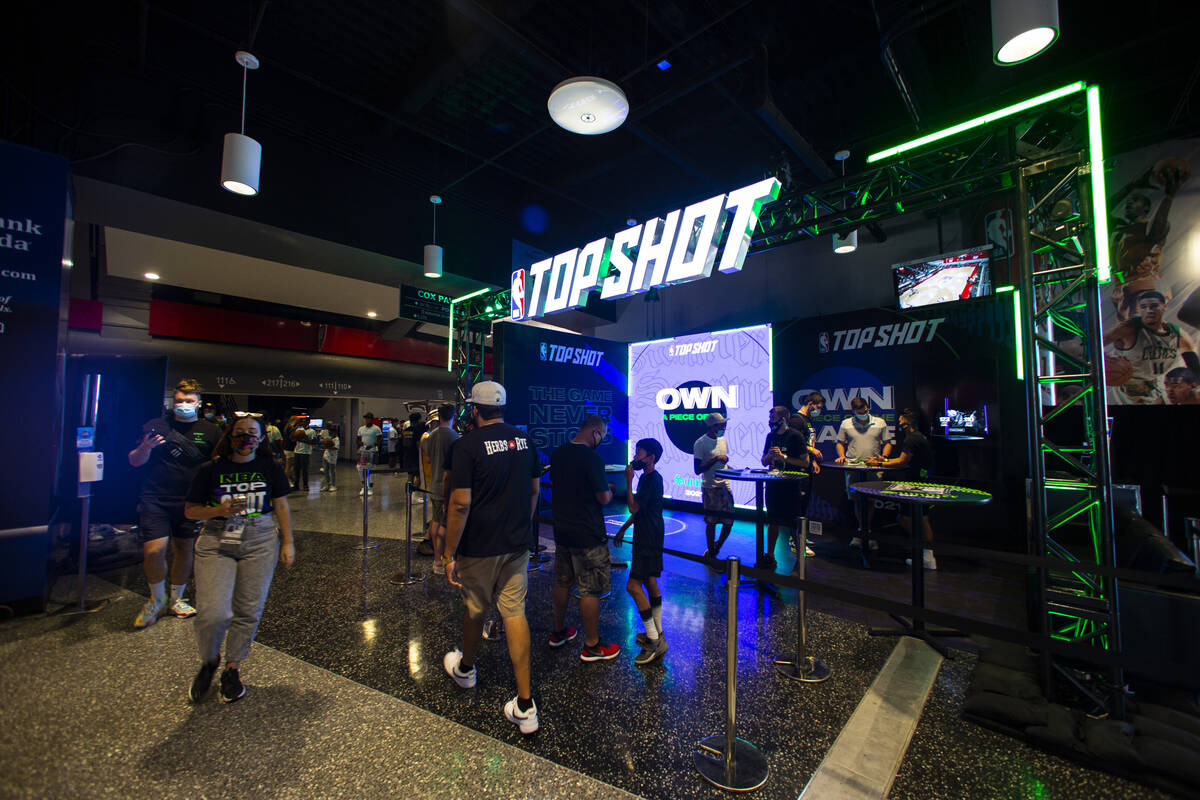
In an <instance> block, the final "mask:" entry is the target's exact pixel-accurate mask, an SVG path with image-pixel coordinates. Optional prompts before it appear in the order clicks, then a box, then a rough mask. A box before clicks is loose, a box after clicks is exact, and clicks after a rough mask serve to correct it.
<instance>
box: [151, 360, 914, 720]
mask: <svg viewBox="0 0 1200 800" xmlns="http://www.w3.org/2000/svg"><path fill="white" fill-rule="evenodd" d="M200 391H201V387H200V386H199V384H198V383H196V382H195V381H192V380H183V381H180V382H179V384H177V385H176V387H175V390H174V393H173V398H172V405H171V408H170V409H169V410H168V411H167V412H166V413H165V414H164V415H163V416H161V417H158V418H155V419H153V420H150V421H149V422H147V423H146V424H145V425H144V426H143V434H142V437H141V439H140V441H139V442H138V444H137V446H136V447H135V448H134V449H133V450H132V451H130V453H129V462H130V463H131V464H132V465H133V466H135V467H145V468H146V475H145V480H144V483H143V489H142V494H141V502H140V505H139V515H140V523H141V524H140V530H141V535H142V539H143V554H144V568H145V571H146V578H147V582H148V583H149V586H150V595H151V596H150V599H149V600H148V601H147V602H146V603H145V605H144V606H143V607H142V609H141V610H140V612H139V614H138V616H137V618H136V619H135V621H134V625H135V627H138V628H144V627H147V626H149V625H151V624H153V623H154V621H155V620H156V619H157V618H158V617H159V616H160V615H161V614H163V613H170V614H173V615H174V616H177V617H184V618H186V617H195V622H194V630H195V637H196V643H197V649H198V651H199V656H200V667H199V669H198V671H197V673H196V675H195V677H194V679H193V681H192V684H191V686H190V688H189V690H188V695H189V698H190V699H191V701H192V702H196V703H198V702H201V701H202V700H203V699H204V698H205V697H206V696H207V694H208V692H209V690H210V688H211V685H212V683H213V681H214V679H215V678H216V675H217V672H218V670H220V680H219V687H220V688H219V694H220V696H221V698H222V699H223V700H225V701H226V702H232V701H235V700H237V699H239V698H240V697H242V696H243V695H244V694H245V691H246V690H245V686H244V684H243V683H242V682H241V678H240V674H239V669H240V667H241V664H242V662H243V661H244V660H245V659H246V657H247V656H248V655H249V652H250V645H251V643H252V642H253V640H254V635H255V632H256V631H257V628H258V623H259V620H260V618H261V614H262V609H263V606H264V604H265V602H266V598H267V593H268V591H269V589H270V585H271V580H272V577H273V575H274V571H275V567H276V565H277V564H282V565H283V566H284V567H285V568H286V567H290V566H291V565H292V564H293V563H295V560H296V548H295V543H294V540H293V536H292V527H291V513H290V510H289V506H288V495H289V493H291V492H295V491H297V490H298V489H299V490H304V491H307V487H308V479H309V472H310V469H311V468H312V464H311V458H312V456H313V454H314V453H315V454H318V458H319V461H320V463H321V466H322V471H323V472H324V473H325V479H324V480H323V481H322V489H323V490H327V491H336V489H337V482H336V466H337V454H338V452H339V450H340V446H341V440H340V437H339V436H338V431H337V429H336V428H335V427H333V426H324V427H322V428H320V429H319V430H318V429H315V428H313V427H310V426H309V425H308V424H307V423H308V420H307V418H304V417H295V418H292V419H289V420H288V421H287V423H285V424H282V425H281V424H280V422H279V421H276V422H275V423H270V422H268V421H265V420H264V419H263V418H262V415H261V414H257V413H247V412H235V413H234V414H233V418H232V420H231V421H225V420H221V419H219V418H213V419H206V418H205V417H207V416H208V415H207V414H203V413H201V408H202V406H201V395H200ZM506 402H507V393H506V391H505V389H504V387H503V386H501V385H500V384H498V383H495V382H493V381H483V382H480V383H477V384H476V385H475V386H474V387H472V389H471V394H470V397H469V399H468V404H467V408H466V411H465V414H464V416H463V418H462V419H461V420H457V421H460V422H462V427H463V433H462V434H461V435H460V434H459V432H458V431H457V430H456V429H455V422H456V409H455V407H454V406H453V405H451V404H443V405H442V406H440V407H439V408H438V409H437V410H436V413H434V414H430V415H429V417H428V418H427V419H422V417H420V416H417V415H414V418H410V420H409V422H410V424H409V426H407V428H408V429H409V430H410V434H409V436H408V439H407V440H406V441H405V445H404V446H405V447H411V448H412V449H413V451H414V452H413V453H412V454H411V457H406V462H411V461H415V462H416V463H418V464H421V463H423V464H424V470H423V471H424V473H425V475H426V476H427V479H426V491H427V492H428V494H429V497H430V509H431V512H432V513H431V518H430V521H429V525H428V527H427V529H426V544H427V546H428V550H427V551H426V552H427V553H428V554H429V555H432V556H433V558H434V563H435V565H436V566H437V567H439V568H441V569H442V570H444V572H445V576H446V579H447V581H448V583H449V585H450V586H452V587H454V588H455V589H457V590H458V591H459V592H460V594H461V597H462V600H463V605H464V614H463V620H462V628H461V634H460V638H459V642H458V644H457V646H455V647H453V648H452V649H450V650H449V652H447V653H446V655H445V657H444V658H443V667H444V669H445V671H446V673H447V674H448V675H449V676H450V678H451V679H452V680H453V681H454V683H455V684H457V685H458V686H460V687H463V688H470V687H473V686H475V684H476V681H477V679H478V674H477V673H478V670H477V667H476V663H475V660H476V653H477V650H478V647H479V643H480V639H481V637H482V634H483V630H484V624H485V619H486V617H487V616H488V615H489V614H490V613H491V611H492V609H495V610H496V611H497V612H498V614H499V616H500V619H501V621H502V623H503V630H504V635H505V638H506V640H507V645H508V652H509V656H510V660H511V662H512V668H513V675H514V679H515V683H516V695H515V696H514V697H513V698H512V699H511V700H510V701H508V702H507V703H506V704H505V705H504V708H503V713H504V716H505V717H506V718H507V719H508V720H509V721H510V722H512V723H513V724H514V725H516V726H517V727H518V729H519V730H520V731H521V732H522V733H532V732H533V731H535V730H537V729H538V724H539V723H538V710H537V706H536V704H535V702H534V700H533V694H532V686H531V679H530V672H531V666H530V664H531V650H532V647H531V642H530V632H529V624H528V619H527V617H526V595H527V591H528V578H527V575H528V567H527V565H528V560H529V557H530V547H531V540H535V537H536V527H535V526H536V524H537V522H536V519H535V517H536V512H537V506H538V497H539V489H540V483H541V480H542V477H543V475H544V474H545V473H546V472H548V473H549V478H550V481H551V482H552V485H553V492H552V512H553V532H554V539H555V557H554V573H555V582H554V587H553V589H552V591H551V603H550V606H551V609H550V610H551V613H552V614H553V628H552V632H551V634H550V636H549V638H548V641H547V645H548V646H549V647H550V648H554V649H557V648H562V647H564V646H566V645H567V644H568V643H570V642H572V641H574V640H576V639H577V637H578V635H579V630H578V628H576V627H575V626H573V625H569V624H567V613H568V612H567V607H568V598H569V596H570V593H571V591H572V590H574V591H576V592H577V593H578V597H579V616H580V622H581V624H582V626H583V633H584V636H583V642H582V646H581V648H580V660H581V661H584V662H599V661H612V660H613V659H616V658H617V657H618V656H619V655H620V653H621V650H622V648H621V645H620V644H618V643H616V642H614V641H612V640H611V637H605V636H604V635H603V632H602V631H601V630H600V600H601V598H603V597H606V596H608V595H609V594H610V592H611V570H612V567H613V562H612V561H611V558H610V554H609V549H608V541H607V540H608V534H607V530H606V527H605V520H604V514H603V510H604V507H605V506H607V505H608V504H609V503H611V502H612V500H613V497H614V496H615V494H616V487H615V486H613V484H611V483H608V482H607V480H606V478H605V467H604V463H603V461H602V459H601V457H600V455H599V453H598V452H597V449H598V448H599V446H600V444H601V442H603V441H604V439H605V437H606V436H607V435H608V422H607V420H606V419H605V418H604V417H603V416H600V415H596V414H594V415H591V416H587V417H586V418H585V419H584V420H583V421H582V424H581V425H580V427H579V429H578V431H577V433H576V435H575V436H574V438H572V439H571V440H569V441H567V442H565V443H564V444H562V445H560V446H559V447H558V448H557V449H555V450H554V452H553V453H552V454H551V455H550V459H549V465H548V466H546V467H543V465H542V463H541V459H540V457H539V454H538V451H537V449H536V448H535V447H534V446H533V445H532V444H531V442H530V439H529V437H528V435H527V434H526V433H525V432H524V431H522V430H520V429H518V428H516V427H514V426H512V425H510V424H508V423H507V422H505V420H504V411H505V407H506ZM823 408H824V398H823V397H822V396H821V395H820V394H819V393H815V392H814V393H813V394H811V395H809V396H808V398H807V399H806V401H805V403H804V405H803V406H801V408H800V409H798V410H797V411H796V412H795V413H792V412H790V411H789V409H788V408H786V407H785V406H776V407H774V408H772V409H771V411H770V414H769V416H768V419H767V423H768V433H767V435H766V439H765V441H764V445H763V451H762V459H761V461H762V465H763V466H765V467H769V468H772V469H778V470H784V471H790V472H794V473H796V474H798V475H801V476H803V475H811V474H815V473H817V472H819V471H820V460H821V452H820V450H819V449H817V448H816V446H815V435H814V429H815V426H814V423H813V421H812V417H813V416H814V415H816V414H820V413H821V412H822V410H823ZM852 410H853V411H854V415H853V416H852V417H850V418H848V419H846V420H845V421H844V422H843V423H842V426H841V429H840V431H839V434H838V440H837V454H838V457H837V461H838V462H839V463H845V462H848V461H854V462H859V463H862V464H865V465H874V466H880V467H884V468H888V469H905V470H908V471H909V473H910V474H912V475H919V474H921V473H922V471H923V470H925V469H927V468H928V466H929V461H930V455H931V451H930V448H929V443H928V440H926V439H925V437H924V436H923V435H922V434H921V433H920V431H919V416H918V414H917V413H916V412H915V411H913V410H911V409H910V410H906V411H904V412H902V413H901V414H900V417H899V427H900V430H901V432H902V433H903V435H904V441H903V444H902V445H900V446H899V448H898V455H895V456H893V451H895V450H896V449H897V448H895V447H894V446H893V445H894V443H893V442H892V441H891V438H890V434H889V433H888V428H887V426H886V424H885V423H884V421H883V420H882V419H881V418H880V417H878V416H875V415H872V414H870V409H869V406H868V405H867V402H866V401H865V400H862V399H861V398H859V399H856V400H855V401H854V402H853V403H852ZM221 422H224V428H223V429H222V427H221V424H220V423H221ZM705 423H706V432H705V434H704V435H703V436H701V437H700V438H699V439H698V440H697V441H696V443H695V446H694V452H693V455H694V467H695V471H696V474H698V475H701V476H702V482H701V483H702V489H703V491H702V498H703V505H704V509H705V517H704V520H705V540H706V544H707V549H706V551H705V557H706V559H708V560H709V562H710V563H715V562H716V559H717V557H718V554H719V552H720V550H721V547H722V546H723V545H724V544H725V542H726V540H727V539H728V538H729V535H730V533H731V529H732V516H731V512H732V510H733V497H732V492H731V490H730V487H729V483H728V481H727V480H726V479H725V478H723V477H722V476H721V475H720V474H719V470H720V469H721V468H723V467H725V466H726V465H727V464H728V461H729V448H728V444H727V442H726V441H725V428H726V425H727V420H726V419H725V417H724V416H722V415H721V414H719V413H713V414H709V415H708V416H707V418H706V419H705ZM381 439H382V431H381V429H380V427H379V426H378V425H377V424H376V422H375V419H374V418H373V417H372V415H370V414H367V415H364V417H363V424H362V426H361V427H359V429H358V431H357V435H356V442H357V444H358V447H359V465H360V467H362V468H365V467H368V466H370V465H372V464H374V463H375V462H376V461H377V460H381V458H382V457H381V455H380V453H379V447H380V443H381ZM289 444H290V447H289ZM662 453H663V448H662V445H661V444H660V443H659V442H658V441H657V440H656V439H653V438H647V439H642V440H639V441H638V442H637V443H636V445H635V448H634V459H633V461H632V462H631V463H630V464H629V465H628V466H627V467H626V468H625V478H626V484H627V486H628V489H629V490H628V491H627V492H626V503H627V505H628V509H629V512H630V516H629V519H628V520H627V521H626V525H624V526H622V531H621V532H620V533H618V537H619V536H621V535H622V533H623V531H624V530H625V529H626V528H627V527H629V526H632V528H633V541H632V558H631V561H630V569H629V576H628V579H627V582H626V585H625V590H626V592H627V593H628V595H629V597H630V600H631V601H632V603H633V604H634V606H635V607H636V609H637V611H638V614H639V616H640V618H641V623H642V632H641V633H638V634H637V636H636V638H635V643H636V645H637V648H638V652H637V654H636V655H635V656H634V658H633V662H634V664H636V665H638V666H646V665H649V664H651V663H653V662H655V661H657V660H660V659H662V658H663V657H664V656H665V654H666V652H667V636H666V632H665V630H664V629H663V613H662V611H663V593H662V588H661V586H660V585H659V582H658V579H659V577H660V576H661V574H662V569H663V536H664V526H663V478H662V475H661V474H660V473H659V472H658V470H657V468H656V467H657V465H658V462H659V460H660V458H661V457H662ZM417 470H418V471H420V470H421V467H420V466H418V467H417ZM848 480H849V479H848ZM364 484H366V482H365V481H364ZM363 491H366V492H367V493H370V492H371V488H370V486H369V485H364V487H363ZM766 500H767V517H768V534H769V538H768V547H767V550H766V552H765V553H764V554H761V555H760V561H759V564H758V566H762V567H768V568H772V569H773V568H775V566H776V563H775V558H774V551H775V545H776V542H777V540H778V536H779V533H780V531H781V529H792V530H793V531H794V528H795V521H796V520H797V518H799V517H801V516H803V515H804V514H805V513H806V511H807V503H808V492H807V491H805V488H804V482H803V480H796V481H780V482H777V483H773V484H770V485H769V486H768V491H767V498H766ZM718 526H719V527H720V528H721V532H720V535H719V537H718V535H717V528H718ZM924 535H925V537H926V538H927V539H929V538H931V537H932V532H931V531H930V530H929V529H928V528H926V530H925V531H924ZM168 544H169V545H170V550H171V553H172V556H173V558H172V562H171V569H170V575H169V577H170V585H169V591H168V584H167V578H168V575H167V564H166V553H167V549H168ZM858 544H859V545H861V541H859V542H858ZM794 545H795V546H796V547H804V546H807V543H805V542H794ZM927 554H928V555H927V559H926V561H927V563H926V566H927V567H930V568H936V567H935V565H931V564H930V563H929V560H930V559H931V557H932V553H929V552H928V551H927ZM193 559H194V563H195V573H196V606H192V605H191V604H189V603H188V602H187V600H186V598H185V597H184V591H185V589H186V585H187V582H188V579H189V574H190V572H191V570H192V564H193ZM393 580H395V578H394V579H393ZM222 652H223V653H224V668H223V669H221V657H222Z"/></svg>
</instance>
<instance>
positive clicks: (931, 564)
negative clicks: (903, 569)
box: [904, 550, 937, 570]
mask: <svg viewBox="0 0 1200 800" xmlns="http://www.w3.org/2000/svg"><path fill="white" fill-rule="evenodd" d="M904 563H905V564H906V565H907V566H910V567H911V566H912V559H911V558H906V559H904ZM921 566H923V567H924V568H925V569H931V570H936V569H937V559H936V558H934V557H933V551H932V550H924V551H922V553H921Z"/></svg>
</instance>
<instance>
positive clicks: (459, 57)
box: [0, 0, 1200, 285]
mask: <svg viewBox="0 0 1200 800" xmlns="http://www.w3.org/2000/svg"><path fill="white" fill-rule="evenodd" d="M1060 5H1061V10H1060V14H1061V26H1062V36H1061V38H1060V40H1059V41H1058V42H1057V43H1056V44H1055V45H1054V47H1053V48H1051V50H1050V51H1049V52H1048V53H1046V54H1044V55H1043V56H1041V57H1039V58H1037V59H1035V60H1034V61H1032V62H1030V63H1028V64H1025V65H1021V66H1018V67H1012V68H1000V67H996V66H993V65H992V63H991V58H990V23H989V16H988V15H989V5H988V2H986V0H940V2H939V0H930V2H925V3H918V2H903V1H902V0H876V2H869V0H842V1H834V2H817V1H816V0H741V1H739V0H657V1H656V2H651V3H644V2H641V1H640V0H612V1H611V2H595V1H592V2H569V1H566V0H557V1H554V0H510V1H509V2H502V1H501V0H422V1H421V2H400V1H398V0H397V1H396V2H388V1H387V0H338V2H330V1H329V0H324V1H323V2H321V1H318V0H274V2H266V1H265V0H176V1H175V2H150V1H149V0H142V1H141V2H134V1H133V0H125V1H124V2H116V1H114V2H79V3H65V2H53V1H51V2H47V1H46V0H41V1H40V2H20V3H10V4H9V6H8V7H7V8H6V12H5V24H4V38H5V53H4V59H5V65H4V66H5V69H4V79H3V80H4V82H3V103H2V105H0V108H2V109H3V119H2V120H0V126H2V127H0V130H2V132H3V136H4V137H5V138H8V139H11V140H14V141H17V142H20V143H23V144H28V145H31V146H34V147H39V148H42V149H45V150H50V151H54V152H59V153H62V154H64V155H65V156H67V157H68V158H69V159H70V160H71V161H72V165H73V166H72V168H73V170H74V171H75V172H76V173H78V174H81V175H87V176H89V177H93V178H97V179H100V180H105V181H110V182H113V183H118V184H122V185H126V186H130V187H133V188H136V189H139V190H142V191H147V192H151V193H153V194H158V195H161V196H166V197H170V198H172V199H175V200H179V201H182V202H186V203H192V204H195V205H200V206H204V207H208V208H211V209H215V210H218V211H223V212H226V213H230V214H235V215H238V216H243V217H247V218H250V219H254V220H256V221H259V222H262V223H266V224H270V225H275V226H279V227H282V228H285V229H289V230H295V231H300V232H303V233H306V234H309V235H312V236H317V237H320V238H325V239H330V240H333V241H337V242H342V243H345V244H349V245H352V246H355V247H359V248H364V249H367V250H372V251H376V252H380V253H385V254H388V255H391V256H396V257H399V258H405V259H409V260H412V261H419V260H420V257H421V256H420V254H421V245H423V244H425V243H427V242H428V241H429V240H430V237H431V235H432V230H431V228H432V219H431V209H430V205H429V203H428V200H427V198H428V196H429V195H430V194H432V193H438V194H441V195H443V196H444V197H445V200H446V202H445V204H444V205H442V206H441V208H440V210H439V218H438V241H439V243H441V244H443V245H445V247H446V268H447V270H449V271H451V272H454V273H457V274H462V275H465V276H469V277H472V278H475V279H479V280H484V281H488V282H491V283H494V284H497V285H504V284H506V283H507V276H508V271H509V266H510V242H511V239H513V238H517V239H520V240H522V241H525V242H528V243H529V244H532V245H534V246H536V247H540V248H543V249H545V250H549V251H555V250H558V249H565V248H567V247H571V246H575V245H577V244H580V243H581V242H583V241H585V240H587V239H591V238H595V237H596V236H598V235H601V234H604V233H609V232H612V231H615V230H617V229H618V228H620V227H621V226H623V225H624V221H625V219H626V218H629V217H635V218H638V219H639V220H641V219H644V218H646V217H648V216H651V215H654V214H656V213H659V212H663V211H667V210H671V209H673V208H677V207H679V206H680V205H683V204H685V203H687V202H691V201H694V200H697V199H701V198H704V197H708V196H711V195H713V194H717V193H720V192H723V191H726V190H728V189H731V188H735V187H736V186H740V185H743V184H745V183H749V182H752V181H753V180H756V179H758V178H760V177H763V176H765V175H768V174H775V175H779V176H780V177H782V178H784V179H785V182H786V181H787V180H788V177H787V176H788V175H790V180H791V181H793V182H794V184H795V185H799V186H805V185H810V184H815V183H820V182H822V181H823V180H824V179H825V178H827V177H828V176H829V175H831V174H832V172H831V169H832V167H833V165H834V161H833V158H832V155H833V153H834V152H835V151H836V150H839V149H841V148H843V147H846V148H849V149H851V150H852V151H853V153H854V156H853V157H852V159H851V161H850V162H849V169H850V170H851V171H854V170H855V169H856V168H857V167H856V165H858V164H861V163H862V162H861V159H862V158H864V157H865V156H866V155H867V153H868V152H870V151H872V150H873V149H877V148H879V147H882V146H885V145H889V144H895V143H897V142H898V141H902V140H905V139H908V138H911V137H912V136H913V135H915V134H916V133H917V132H918V131H930V130H936V129H937V128H938V127H941V126H943V125H945V124H949V123H953V122H955V121H959V120H961V119H963V118H965V117H967V116H969V115H973V114H974V113H977V112H983V111H987V110H991V109H992V108H994V107H996V106H998V105H1000V104H1003V103H1006V102H1010V101H1016V100H1019V99H1023V98H1024V97H1026V96H1029V95H1031V94H1033V93H1036V92H1040V91H1044V90H1047V89H1051V88H1055V87H1057V86H1059V85H1062V84H1065V83H1069V82H1071V81H1074V80H1079V79H1084V80H1088V81H1091V82H1096V83H1099V84H1100V85H1101V87H1102V89H1103V91H1104V93H1105V94H1104V98H1105V105H1106V122H1105V126H1106V135H1107V141H1108V145H1109V150H1110V152H1112V151H1114V150H1117V149H1121V148H1122V147H1132V146H1135V145H1138V144H1143V143H1146V142H1148V141H1151V140H1153V139H1157V138H1165V137H1168V136H1176V135H1189V134H1192V133H1194V131H1195V130H1196V128H1197V127H1198V124H1200V99H1196V100H1195V101H1193V98H1192V94H1193V89H1194V84H1195V82H1196V77H1197V67H1198V66H1200V61H1198V60H1197V59H1198V51H1197V50H1196V48H1195V47H1194V45H1193V41H1194V38H1195V35H1196V32H1197V30H1200V10H1198V8H1200V4H1194V3H1179V2H1166V0H1145V2H1141V3H1138V4H1136V5H1129V4H1124V5H1122V6H1120V9H1121V13H1120V15H1119V16H1114V15H1109V14H1107V13H1102V12H1101V11H1100V10H1099V9H1103V8H1109V7H1112V8H1116V6H1110V5H1109V4H1104V3H1088V2H1071V1H1069V0H1064V2H1062V3H1061V4H1060ZM239 48H245V49H250V50H252V51H253V52H254V53H255V54H256V55H257V56H258V57H259V58H260V59H261V61H262V68H261V69H259V70H258V71H257V72H253V73H251V74H250V75H249V82H248V102H247V108H246V133H247V134H248V135H250V136H253V137H255V138H257V139H258V140H259V141H261V142H262V144H263V148H264V155H263V166H262V183H261V187H262V188H261V194H260V195H259V196H258V197H254V198H243V197H236V196H234V195H231V194H229V193H227V192H225V191H224V190H222V189H220V188H219V186H218V185H217V184H218V182H217V177H218V173H219V165H220V147H221V138H222V135H223V134H224V133H225V132H227V131H235V130H237V129H238V125H239V114H240V91H241V81H242V75H241V68H240V67H239V66H238V65H237V64H236V63H235V62H234V59H233V54H234V51H235V50H237V49H239ZM885 54H889V55H890V58H891V60H892V61H893V63H894V64H895V66H896V72H897V73H898V77H899V78H900V80H902V81H903V84H904V85H905V86H906V87H907V90H908V98H909V100H908V101H907V102H905V101H902V95H901V92H900V91H899V89H898V83H897V79H896V76H893V74H892V72H891V71H890V70H889V68H888V67H887V66H886V65H885V58H884V57H883V56H884V55H885ZM663 59H666V60H668V61H669V62H670V64H671V66H670V68H669V69H667V70H660V69H658V68H657V67H656V66H655V65H656V64H657V63H658V62H659V61H661V60H663ZM576 74H593V75H599V76H602V77H605V78H608V79H610V80H613V81H615V82H616V83H618V84H619V85H620V86H621V87H622V88H623V89H624V90H625V92H626V94H627V96H628V97H629V101H630V105H631V113H630V118H629V120H628V122H627V123H626V124H625V125H624V126H623V127H622V128H620V129H618V130H617V131H614V132H613V133H610V134H607V135H603V136H578V135H575V134H571V133H567V132H566V131H563V130H561V129H559V128H557V127H556V126H554V125H553V124H552V123H551V122H550V120H549V118H548V116H547V112H546V96H547V94H548V93H549V90H550V89H551V88H552V87H553V86H554V85H555V84H556V83H558V82H559V81H561V80H563V79H564V78H567V77H570V76H572V75H576ZM543 226H544V227H543Z"/></svg>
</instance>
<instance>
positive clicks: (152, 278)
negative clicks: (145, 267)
mask: <svg viewBox="0 0 1200 800" xmlns="http://www.w3.org/2000/svg"><path fill="white" fill-rule="evenodd" d="M145 277H146V280H148V281H156V280H158V279H159V278H161V277H162V275H159V274H158V273H157V272H147V273H146V276H145Z"/></svg>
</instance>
